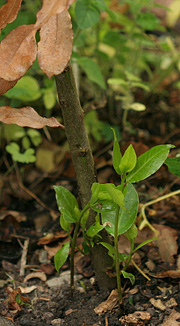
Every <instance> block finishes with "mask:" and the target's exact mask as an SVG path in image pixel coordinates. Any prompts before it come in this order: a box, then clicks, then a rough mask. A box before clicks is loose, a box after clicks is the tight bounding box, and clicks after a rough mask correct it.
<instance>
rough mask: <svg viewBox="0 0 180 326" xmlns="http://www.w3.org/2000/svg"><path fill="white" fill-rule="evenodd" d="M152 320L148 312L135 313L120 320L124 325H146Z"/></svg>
mask: <svg viewBox="0 0 180 326" xmlns="http://www.w3.org/2000/svg"><path fill="white" fill-rule="evenodd" d="M150 319H151V315H150V313H149V312H147V311H135V312H134V313H133V314H129V315H127V316H123V317H121V318H120V319H119V320H120V322H121V323H122V324H123V325H126V326H127V325H138V326H140V325H145V324H146V323H147V322H148V321H149V320H150Z"/></svg>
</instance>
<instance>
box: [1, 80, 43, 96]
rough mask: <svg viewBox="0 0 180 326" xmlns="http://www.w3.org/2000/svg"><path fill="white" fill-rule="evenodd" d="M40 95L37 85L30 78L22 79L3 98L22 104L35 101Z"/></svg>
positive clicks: (35, 81)
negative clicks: (16, 100) (15, 100)
mask: <svg viewBox="0 0 180 326" xmlns="http://www.w3.org/2000/svg"><path fill="white" fill-rule="evenodd" d="M41 95H42V92H41V90H40V87H39V84H38V82H37V80H36V79H35V78H33V77H32V76H24V77H22V78H21V79H20V80H19V81H18V82H17V84H16V85H15V86H14V87H13V88H11V89H10V90H9V91H8V92H7V93H6V94H5V96H6V97H8V98H11V99H18V100H21V101H24V102H31V101H36V100H37V99H39V98H40V97H41Z"/></svg>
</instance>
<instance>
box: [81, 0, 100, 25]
mask: <svg viewBox="0 0 180 326" xmlns="http://www.w3.org/2000/svg"><path fill="white" fill-rule="evenodd" d="M75 16H76V22H77V25H78V27H79V28H81V29H86V28H90V27H92V26H93V25H95V24H96V23H97V22H98V21H99V19H100V10H99V8H98V6H97V5H96V3H95V2H94V1H91V0H77V1H76V6H75Z"/></svg>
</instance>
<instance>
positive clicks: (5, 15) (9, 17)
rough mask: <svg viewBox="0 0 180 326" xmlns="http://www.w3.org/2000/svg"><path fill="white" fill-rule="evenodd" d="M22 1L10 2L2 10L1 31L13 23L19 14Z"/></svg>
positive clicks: (11, 0) (0, 15)
mask: <svg viewBox="0 0 180 326" xmlns="http://www.w3.org/2000/svg"><path fill="white" fill-rule="evenodd" d="M21 2H22V0H9V1H8V3H6V4H5V5H4V6H2V7H1V9H0V29H2V28H4V27H5V26H6V25H7V24H9V23H12V22H13V21H14V20H15V19H16V17H17V14H18V11H19V8H20V7H21Z"/></svg>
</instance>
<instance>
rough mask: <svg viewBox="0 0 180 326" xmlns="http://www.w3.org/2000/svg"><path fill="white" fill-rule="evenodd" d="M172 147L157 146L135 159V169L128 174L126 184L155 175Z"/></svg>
mask: <svg viewBox="0 0 180 326" xmlns="http://www.w3.org/2000/svg"><path fill="white" fill-rule="evenodd" d="M173 147H174V146H173V145H158V146H155V147H152V148H151V149H150V150H148V151H147V152H145V153H144V154H142V155H140V156H139V157H138V158H137V164H136V166H135V168H134V169H133V170H132V171H131V172H130V173H129V174H128V176H127V178H126V180H127V182H131V183H133V182H138V181H141V180H144V179H146V178H148V177H149V176H150V175H151V174H153V173H155V172H156V171H157V170H158V169H159V168H160V167H161V165H162V164H163V163H164V161H165V160H166V158H167V156H168V154H169V151H170V149H171V148H173Z"/></svg>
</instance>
